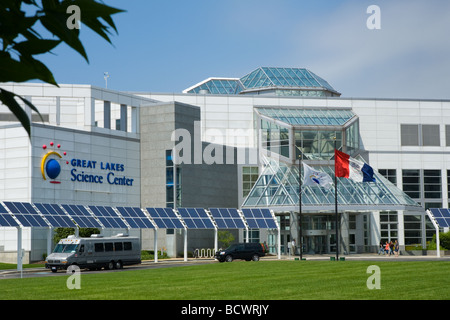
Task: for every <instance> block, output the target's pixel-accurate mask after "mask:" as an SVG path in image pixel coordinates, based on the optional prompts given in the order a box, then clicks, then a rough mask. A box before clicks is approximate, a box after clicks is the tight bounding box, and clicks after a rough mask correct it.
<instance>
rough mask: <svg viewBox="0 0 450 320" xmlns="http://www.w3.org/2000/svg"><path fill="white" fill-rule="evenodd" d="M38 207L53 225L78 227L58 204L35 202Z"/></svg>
mask: <svg viewBox="0 0 450 320" xmlns="http://www.w3.org/2000/svg"><path fill="white" fill-rule="evenodd" d="M34 205H35V206H36V208H37V209H38V210H39V211H40V212H41V213H42V215H43V216H44V218H45V219H47V221H48V222H49V223H50V225H51V226H52V227H56V228H58V227H60V228H65V227H69V228H76V227H77V225H76V224H75V223H74V222H73V221H72V219H70V217H69V216H68V215H67V214H66V213H65V212H64V211H63V210H62V209H61V207H60V206H59V205H57V204H50V203H35V204H34Z"/></svg>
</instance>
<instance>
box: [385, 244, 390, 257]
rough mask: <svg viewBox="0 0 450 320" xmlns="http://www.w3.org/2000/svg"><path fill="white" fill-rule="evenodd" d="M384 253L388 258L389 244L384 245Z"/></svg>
mask: <svg viewBox="0 0 450 320" xmlns="http://www.w3.org/2000/svg"><path fill="white" fill-rule="evenodd" d="M384 253H385V254H386V255H387V256H388V255H389V242H388V241H386V243H385V244H384Z"/></svg>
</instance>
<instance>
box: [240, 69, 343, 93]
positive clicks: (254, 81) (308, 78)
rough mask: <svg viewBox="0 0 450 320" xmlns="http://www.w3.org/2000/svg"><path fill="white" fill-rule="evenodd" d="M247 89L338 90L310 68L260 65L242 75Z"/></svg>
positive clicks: (242, 80)
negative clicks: (295, 88) (294, 88)
mask: <svg viewBox="0 0 450 320" xmlns="http://www.w3.org/2000/svg"><path fill="white" fill-rule="evenodd" d="M240 80H241V82H242V84H243V86H244V87H245V88H246V89H254V88H261V87H301V88H324V89H327V90H329V91H333V92H336V90H334V88H333V87H332V86H331V85H330V84H329V83H328V82H327V81H325V80H324V79H322V78H321V77H319V76H318V75H316V74H314V73H312V72H311V71H309V70H308V69H301V68H270V67H260V68H258V69H256V70H254V71H253V72H251V73H249V74H248V75H246V76H244V77H242V78H241V79H240Z"/></svg>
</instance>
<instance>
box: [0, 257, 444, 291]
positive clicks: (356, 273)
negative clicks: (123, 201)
mask: <svg viewBox="0 0 450 320" xmlns="http://www.w3.org/2000/svg"><path fill="white" fill-rule="evenodd" d="M373 264H375V265H377V266H378V267H379V268H380V271H381V275H380V282H381V289H379V290H377V289H373V290H369V289H368V288H367V286H366V281H367V279H368V277H369V276H371V273H367V267H368V266H370V265H373ZM449 272H450V262H445V261H429V262H427V261H423V262H422V261H415V262H413V261H387V262H386V261H384V262H383V261H379V262H378V261H375V262H374V261H260V262H257V263H255V262H245V261H234V262H232V263H213V264H208V265H192V266H187V267H173V268H158V269H146V270H128V271H127V270H124V271H122V272H112V273H100V274H94V273H89V272H82V273H81V283H80V284H81V289H80V290H76V289H73V290H69V289H68V288H67V286H66V281H67V279H68V276H65V275H63V276H56V277H39V278H24V279H3V280H0V288H1V290H0V299H2V300H8V299H19V300H25V299H31V300H35V299H38V300H41V299H52V300H59V299H86V300H87V299H88V300H96V299H101V300H119V299H120V300H128V299H133V300H140V299H148V300H302V299H305V300H324V299H331V300H340V299H345V300H352V299H354V300H366V299H367V300H376V299H381V300H384V299H389V300H392V299H395V300H401V299H406V300H411V299H414V300H448V299H450V289H449V288H450V277H449Z"/></svg>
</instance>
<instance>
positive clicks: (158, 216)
mask: <svg viewBox="0 0 450 320" xmlns="http://www.w3.org/2000/svg"><path fill="white" fill-rule="evenodd" d="M147 212H148V214H149V215H150V217H151V218H152V219H153V221H154V222H155V223H156V225H157V226H158V228H160V229H184V226H183V224H182V223H181V221H180V219H179V218H178V217H177V215H176V214H175V212H174V211H173V210H172V209H171V208H147Z"/></svg>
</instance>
